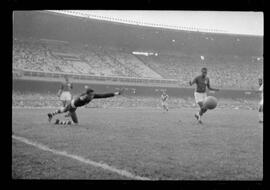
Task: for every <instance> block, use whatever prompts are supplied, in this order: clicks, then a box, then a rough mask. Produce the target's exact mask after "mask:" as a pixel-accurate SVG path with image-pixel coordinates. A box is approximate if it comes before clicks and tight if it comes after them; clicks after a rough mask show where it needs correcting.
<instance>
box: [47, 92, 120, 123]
mask: <svg viewBox="0 0 270 190" xmlns="http://www.w3.org/2000/svg"><path fill="white" fill-rule="evenodd" d="M121 94H122V91H119V92H114V93H107V94H96V93H94V90H92V89H90V88H88V89H86V92H84V93H82V94H81V95H80V96H79V97H77V98H73V99H72V100H71V102H70V103H69V104H67V105H66V106H65V107H62V108H60V109H58V110H56V111H55V112H51V113H48V114H47V115H48V118H49V122H51V120H52V118H53V116H54V115H56V114H61V113H65V112H68V111H69V112H70V116H71V119H72V121H70V120H67V121H60V120H59V119H56V121H55V123H54V124H59V125H71V124H78V123H79V121H78V118H77V114H76V109H77V108H78V107H82V106H85V105H86V104H88V103H89V102H91V101H92V100H93V99H97V98H109V97H113V96H116V95H121Z"/></svg>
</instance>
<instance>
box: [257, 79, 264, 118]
mask: <svg viewBox="0 0 270 190" xmlns="http://www.w3.org/2000/svg"><path fill="white" fill-rule="evenodd" d="M258 82H259V86H260V88H259V92H260V93H261V101H260V104H259V123H263V80H262V79H261V78H259V80H258Z"/></svg>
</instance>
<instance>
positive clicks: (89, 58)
mask: <svg viewBox="0 0 270 190" xmlns="http://www.w3.org/2000/svg"><path fill="white" fill-rule="evenodd" d="M206 59H207V60H206V61H205V63H204V62H202V60H201V59H200V54H184V53H182V54H178V55H177V54H175V55H169V54H159V55H158V56H155V55H153V56H142V55H133V54H132V53H128V52H126V51H123V50H122V49H119V48H116V47H108V46H107V47H104V46H97V45H85V44H74V43H68V42H60V41H52V40H37V39H33V38H31V39H25V38H24V39H17V38H15V39H14V41H13V68H14V69H27V70H33V71H44V72H63V73H74V74H89V75H96V76H118V77H136V78H152V79H177V80H179V84H180V85H181V86H187V84H188V81H190V80H192V79H193V78H194V77H195V76H196V75H198V74H200V69H201V68H202V67H204V66H206V67H207V68H208V70H209V74H208V75H209V77H210V79H211V83H212V85H213V86H216V87H219V88H240V89H251V88H256V87H257V80H258V78H259V77H262V70H263V68H262V67H263V64H262V61H258V60H257V59H254V58H253V59H252V57H250V56H245V57H240V56H232V55H226V56H225V55H223V56H220V55H211V54H209V55H207V56H206Z"/></svg>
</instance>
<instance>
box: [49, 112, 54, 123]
mask: <svg viewBox="0 0 270 190" xmlns="http://www.w3.org/2000/svg"><path fill="white" fill-rule="evenodd" d="M52 117H53V116H52V114H51V113H48V120H49V122H51V120H52Z"/></svg>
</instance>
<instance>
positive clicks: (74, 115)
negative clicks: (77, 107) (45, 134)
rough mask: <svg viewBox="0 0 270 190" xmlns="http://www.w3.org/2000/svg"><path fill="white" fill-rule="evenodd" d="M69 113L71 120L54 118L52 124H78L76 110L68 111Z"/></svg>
mask: <svg viewBox="0 0 270 190" xmlns="http://www.w3.org/2000/svg"><path fill="white" fill-rule="evenodd" d="M69 114H70V117H71V119H72V121H70V120H65V121H64V120H59V119H56V121H55V123H54V124H56V125H71V124H78V123H79V122H78V117H77V114H76V112H75V111H72V112H71V111H70V112H69Z"/></svg>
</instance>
